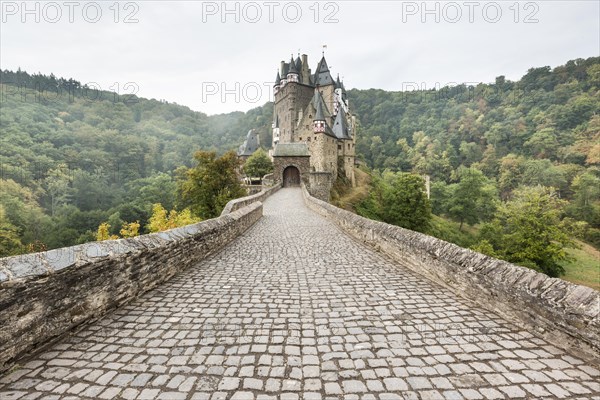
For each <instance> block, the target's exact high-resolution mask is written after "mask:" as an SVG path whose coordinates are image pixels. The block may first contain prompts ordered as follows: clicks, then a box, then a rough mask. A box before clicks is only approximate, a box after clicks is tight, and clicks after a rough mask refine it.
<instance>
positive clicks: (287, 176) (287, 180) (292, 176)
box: [283, 165, 300, 187]
mask: <svg viewBox="0 0 600 400" xmlns="http://www.w3.org/2000/svg"><path fill="white" fill-rule="evenodd" d="M294 186H300V171H299V170H298V168H296V167H294V166H293V165H289V166H287V167H286V168H285V169H284V170H283V187H294Z"/></svg>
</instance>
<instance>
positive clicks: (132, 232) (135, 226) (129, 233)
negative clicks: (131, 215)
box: [119, 221, 140, 238]
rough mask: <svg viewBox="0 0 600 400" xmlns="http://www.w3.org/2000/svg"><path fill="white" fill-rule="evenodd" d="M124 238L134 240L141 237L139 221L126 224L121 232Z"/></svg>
mask: <svg viewBox="0 0 600 400" xmlns="http://www.w3.org/2000/svg"><path fill="white" fill-rule="evenodd" d="M119 233H120V234H121V237H122V238H132V237H136V236H139V234H140V223H139V221H135V222H130V223H127V222H126V223H124V224H123V227H122V228H121V230H120V231H119Z"/></svg>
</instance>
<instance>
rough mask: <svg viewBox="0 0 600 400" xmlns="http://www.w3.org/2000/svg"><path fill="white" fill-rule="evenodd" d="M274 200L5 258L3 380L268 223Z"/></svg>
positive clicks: (0, 341)
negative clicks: (28, 358)
mask: <svg viewBox="0 0 600 400" xmlns="http://www.w3.org/2000/svg"><path fill="white" fill-rule="evenodd" d="M274 190H276V188H271V189H269V191H270V192H269V191H267V192H268V193H272V192H273V191H274ZM266 196H267V194H266V193H265V192H263V193H262V194H258V195H255V196H249V197H253V199H252V200H251V201H250V200H248V199H245V200H243V199H238V200H239V201H238V202H236V203H235V205H232V206H231V207H230V210H229V211H228V212H227V213H224V215H222V216H221V217H219V218H214V219H210V220H206V221H203V222H200V223H197V224H193V225H188V226H185V227H181V228H176V229H172V230H169V231H165V232H160V233H154V234H149V235H143V236H138V237H135V238H131V239H119V240H107V241H103V242H94V243H87V244H83V245H79V246H73V247H66V248H62V249H56V250H50V251H47V252H44V253H36V254H27V255H22V256H15V257H8V258H3V259H0V373H1V372H4V371H6V370H7V369H9V368H11V366H12V365H14V364H15V362H17V361H18V360H19V359H20V358H21V357H23V356H25V355H27V354H28V353H31V352H32V351H35V350H36V349H38V348H40V347H41V346H43V345H45V344H47V343H50V342H52V341H53V340H54V339H57V338H59V337H60V336H62V335H63V334H65V333H67V332H69V331H70V330H72V329H74V328H75V327H76V326H78V325H81V324H82V323H84V322H86V321H91V320H93V319H95V318H98V317H100V316H102V315H103V314H105V313H106V312H107V311H109V310H111V309H114V308H117V307H119V306H121V305H123V304H125V303H127V302H128V301H130V300H131V299H133V298H135V297H137V296H139V295H141V294H142V293H144V292H146V291H148V290H150V289H152V288H154V287H156V286H157V285H159V284H160V283H162V282H164V281H166V280H168V279H169V278H171V277H172V276H174V275H175V274H176V273H178V272H179V271H181V270H184V269H186V268H188V267H190V266H192V265H194V264H196V263H198V262H199V261H200V260H202V259H204V258H205V257H207V256H208V255H210V254H214V253H215V252H217V251H218V250H220V249H221V248H222V247H223V246H225V245H226V244H227V243H229V242H230V241H231V240H233V239H234V238H236V237H238V236H239V235H241V234H242V233H243V232H244V231H246V229H248V228H249V227H250V226H252V225H253V224H254V223H255V222H256V221H257V220H258V219H260V217H261V216H262V203H261V202H260V201H258V200H259V199H264V198H265V197H266Z"/></svg>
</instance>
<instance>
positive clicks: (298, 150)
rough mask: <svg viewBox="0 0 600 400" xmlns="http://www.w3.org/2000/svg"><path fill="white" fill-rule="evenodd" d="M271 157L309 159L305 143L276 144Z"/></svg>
mask: <svg viewBox="0 0 600 400" xmlns="http://www.w3.org/2000/svg"><path fill="white" fill-rule="evenodd" d="M273 157H310V153H309V151H308V146H307V145H306V143H278V144H276V145H275V150H273Z"/></svg>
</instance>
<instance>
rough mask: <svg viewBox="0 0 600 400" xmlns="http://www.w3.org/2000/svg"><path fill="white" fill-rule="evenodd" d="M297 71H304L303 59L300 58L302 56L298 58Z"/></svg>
mask: <svg viewBox="0 0 600 400" xmlns="http://www.w3.org/2000/svg"><path fill="white" fill-rule="evenodd" d="M296 71H298V72H301V71H302V60H301V59H300V56H298V57H297V58H296Z"/></svg>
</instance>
